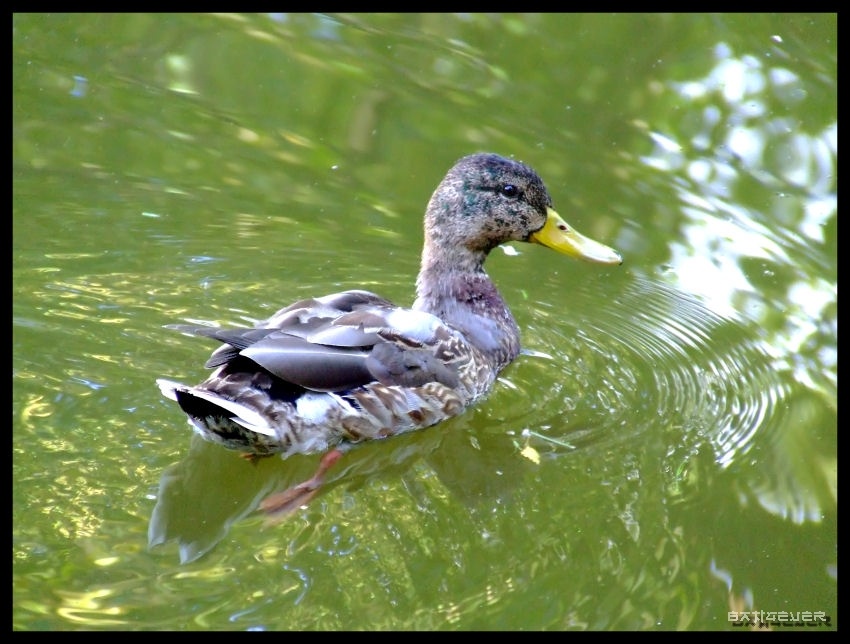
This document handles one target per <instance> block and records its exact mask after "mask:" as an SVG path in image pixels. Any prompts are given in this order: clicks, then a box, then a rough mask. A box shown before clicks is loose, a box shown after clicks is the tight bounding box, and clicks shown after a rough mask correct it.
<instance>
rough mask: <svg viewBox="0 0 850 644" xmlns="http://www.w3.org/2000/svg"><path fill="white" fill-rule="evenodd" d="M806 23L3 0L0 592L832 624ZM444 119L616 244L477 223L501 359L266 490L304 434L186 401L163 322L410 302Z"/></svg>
mask: <svg viewBox="0 0 850 644" xmlns="http://www.w3.org/2000/svg"><path fill="white" fill-rule="evenodd" d="M836 23H837V21H836V17H835V15H828V14H824V15H803V14H793V15H783V14H779V15H724V14H714V15H699V14H698V15H652V14H647V15H641V14H637V15H620V16H609V15H602V14H589V15H581V14H565V15H545V16H542V15H522V16H516V15H507V16H506V15H497V14H493V15H490V14H488V15H480V14H461V15H440V14H427V15H417V14H412V15H411V14H404V15H402V14H397V15H396V14H390V15H367V14H358V15H336V16H320V15H308V14H291V15H290V14H273V15H200V14H190V15H171V14H162V15H158V14H136V15H132V14H131V15H123V14H114V15H94V14H91V15H85V14H82V15H81V14H73V15H47V14H45V15H41V14H17V15H15V16H14V19H13V37H14V41H13V91H14V103H13V109H14V115H13V160H14V169H13V240H12V248H13V390H12V396H13V514H12V518H13V535H12V536H13V595H14V596H13V628H15V629H17V630H62V629H66V630H83V629H85V630H89V629H95V630H110V629H130V630H181V629H207V630H301V629H323V630H324V629H448V630H458V629H509V630H537V629H551V630H562V629H576V630H584V629H594V630H595V629H600V630H618V629H688V630H702V629H710V630H741V629H742V628H744V627H736V626H733V625H732V622H731V621H730V619H729V613H730V611H732V612H734V613H736V614H737V613H743V612H748V611H753V610H755V611H765V615H767V616H768V619H769V620H772V621H773V622H774V625H773V626H772V628H773V629H774V630H782V629H783V628H785V627H784V626H782V622H780V621H779V620H780V619H781V617H780V615H779V613H778V611H788V612H789V613H788V614H791V613H796V612H798V611H810V612H815V613H816V612H818V611H822V612H823V613H824V614H825V615H826V616H828V617H829V618H830V625H829V626H823V625H820V626H806V627H805V629H806V630H824V629H832V628H835V627H836V625H837V589H836V585H837V554H836V549H837V536H836V498H837V492H836V478H837V447H836V418H837V309H836V296H837V226H836V222H837V216H836V215H837V198H836V196H837V191H836V181H835V168H836V163H837V100H836V95H837V94H836V86H837V74H836V51H837V46H836V42H837V40H836V38H837V35H836ZM476 150H491V151H495V152H499V153H502V154H507V155H515V156H516V157H517V158H520V159H522V160H524V161H526V162H528V163H530V164H531V165H532V166H533V167H535V168H536V169H537V170H538V171H539V172H540V174H541V175H542V176H543V178H544V180H545V181H546V183H547V185H548V187H549V190H550V192H551V193H552V195H553V197H554V199H555V206H556V208H557V209H558V211H559V212H560V213H561V215H562V216H563V217H564V218H565V219H566V220H567V221H568V222H570V223H571V224H573V225H575V227H576V228H577V229H578V230H580V231H581V232H583V233H585V234H587V235H589V236H591V237H593V238H594V239H597V240H599V241H601V242H603V243H606V244H608V245H610V246H613V247H614V248H616V249H617V250H619V251H620V252H621V253H622V254H623V256H624V260H625V261H624V264H623V266H621V267H599V266H592V265H585V264H579V263H577V262H573V261H571V260H569V259H567V258H564V257H563V256H559V255H557V254H555V253H551V252H549V251H547V250H545V249H543V248H540V247H537V246H534V247H533V246H527V245H524V244H513V245H511V247H510V252H507V253H502V252H501V251H498V250H497V251H496V252H494V253H493V255H492V257H491V258H490V260H489V262H488V265H487V269H488V271H489V272H490V274H491V276H492V277H493V278H494V280H495V281H496V283H497V284H498V285H499V287H500V289H501V290H502V292H503V294H504V296H505V298H506V300H507V301H508V302H509V304H510V305H511V307H512V310H513V312H514V314H515V316H516V318H517V321H518V323H519V325H520V327H521V329H522V331H523V342H524V345H525V349H526V350H527V355H523V356H521V357H520V359H519V360H518V361H517V362H516V363H515V364H513V365H512V366H511V367H510V368H509V369H508V370H506V371H505V372H504V374H503V377H502V378H501V379H500V381H499V382H498V383H497V386H496V388H495V389H494V391H493V392H492V393H491V395H490V396H488V397H487V398H486V399H485V400H483V401H482V402H481V403H480V404H479V405H477V406H476V407H475V408H474V409H471V410H469V411H468V412H467V413H465V414H464V415H462V416H461V417H459V418H456V419H453V420H451V421H449V422H447V423H444V424H442V425H439V426H437V427H434V428H431V429H429V430H427V431H423V432H418V433H416V434H414V435H408V436H401V437H397V438H393V439H392V440H387V441H382V442H378V443H375V444H370V445H368V446H364V447H362V448H359V449H357V450H355V451H353V452H352V453H350V454H348V455H347V456H346V458H345V459H344V460H343V461H342V462H341V464H340V465H339V466H338V468H337V469H336V470H335V471H334V473H333V476H332V480H331V481H330V482H329V483H328V485H327V486H326V489H325V490H324V491H323V493H322V494H321V495H320V496H319V497H317V498H316V499H315V500H314V501H313V502H312V503H311V504H310V505H309V506H307V507H306V508H305V509H302V510H299V511H298V512H297V513H296V514H295V516H293V517H291V518H290V519H289V520H287V521H284V522H280V523H274V524H269V523H268V522H266V521H265V520H264V517H263V516H262V515H260V514H257V513H256V512H255V510H256V508H257V505H258V504H259V503H260V501H261V500H262V499H263V498H264V497H265V496H267V495H268V494H270V493H272V492H275V491H277V490H281V489H285V488H286V487H287V486H289V485H291V484H292V483H294V482H297V481H299V480H301V479H303V478H306V477H307V476H309V475H310V473H311V472H312V470H313V469H314V468H315V466H316V464H317V460H318V457H293V458H290V459H288V460H286V461H281V460H279V459H266V460H263V461H260V462H259V463H257V464H255V465H251V464H250V463H247V462H245V461H244V460H243V459H240V458H238V457H237V456H236V455H235V454H233V453H231V452H228V451H227V450H223V449H221V448H219V447H217V446H215V445H210V444H208V443H204V442H203V441H201V440H200V439H199V438H198V437H194V436H192V434H191V431H190V429H189V427H188V425H187V424H186V423H185V419H184V418H183V416H182V415H181V414H180V413H179V411H178V410H177V409H176V408H175V406H174V405H173V403H170V402H169V401H167V400H164V399H162V398H161V397H160V395H159V392H158V390H157V388H156V386H155V384H154V381H155V379H156V378H157V377H168V378H173V379H175V380H181V381H185V382H194V381H199V380H201V379H202V378H203V377H204V375H205V370H204V369H203V362H204V360H205V359H206V357H207V355H208V353H209V351H210V350H211V349H212V348H213V347H212V346H211V345H209V344H208V343H207V342H206V341H204V340H203V339H199V338H190V337H186V336H183V335H180V334H178V333H175V332H173V331H170V330H168V329H166V328H164V326H165V325H167V324H172V323H179V322H191V321H200V322H207V323H215V324H239V323H243V324H244V323H245V322H248V321H251V320H255V319H260V318H264V317H267V316H268V315H270V314H271V313H272V312H274V311H275V310H276V309H277V308H279V307H280V306H283V305H284V304H287V303H289V302H292V301H295V300H296V299H299V298H302V297H305V296H312V295H322V294H326V293H331V292H334V291H338V290H342V289H345V288H367V289H369V290H373V291H376V292H378V293H380V294H382V295H384V296H386V297H388V298H390V299H393V300H394V301H397V302H398V303H399V304H402V305H409V304H410V303H411V301H412V298H413V280H414V277H415V274H416V271H417V269H418V255H419V251H420V245H421V215H422V212H423V210H424V207H425V203H426V202H427V199H428V197H429V196H430V193H431V191H432V190H433V189H434V187H435V186H436V184H437V182H438V181H439V179H440V178H441V177H442V175H443V174H444V173H445V171H446V170H447V169H448V167H449V166H451V164H452V163H453V162H454V161H455V160H456V159H457V158H459V157H460V156H463V155H464V154H467V153H469V152H473V151H476ZM771 612H774V613H776V614H775V615H772V616H770V615H769V614H770V613H771ZM748 614H749V613H748ZM788 614H786V617H787V615H788ZM800 618H801V619H802V618H803V617H802V616H801V617H800ZM806 619H811V620H814V619H816V618H814V617H806ZM808 623H811V624H814V623H818V622H816V621H810V622H808Z"/></svg>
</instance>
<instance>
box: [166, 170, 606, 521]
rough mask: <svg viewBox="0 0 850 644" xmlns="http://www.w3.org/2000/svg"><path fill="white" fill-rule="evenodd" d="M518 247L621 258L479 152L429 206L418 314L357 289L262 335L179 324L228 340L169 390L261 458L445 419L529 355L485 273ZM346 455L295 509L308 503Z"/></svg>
mask: <svg viewBox="0 0 850 644" xmlns="http://www.w3.org/2000/svg"><path fill="white" fill-rule="evenodd" d="M509 241H525V242H535V243H540V244H543V245H545V246H549V247H550V248H553V249H555V250H557V251H559V252H562V253H565V254H568V255H571V256H574V257H578V258H581V259H585V260H588V261H592V262H597V263H602V264H619V263H620V262H621V259H620V256H619V255H618V254H617V253H616V252H615V251H613V250H611V249H610V248H608V247H607V246H603V245H602V244H598V243H597V242H594V241H592V240H590V239H588V238H586V237H583V236H581V235H579V234H578V233H577V232H575V231H574V230H572V229H571V228H569V227H568V226H567V225H566V224H565V223H564V222H563V220H562V219H561V218H560V217H559V216H558V215H557V213H556V212H555V211H554V210H553V209H552V200H551V198H550V196H549V193H548V192H547V190H546V188H545V186H544V185H543V181H542V180H541V179H540V177H539V176H538V175H537V174H536V173H535V172H534V171H533V170H532V169H531V168H529V167H528V166H526V165H524V164H522V163H519V162H517V161H514V160H511V159H507V158H504V157H501V156H498V155H495V154H474V155H471V156H467V157H464V158H462V159H461V160H460V161H458V162H457V163H456V164H455V165H454V166H453V167H452V168H451V169H450V170H449V172H448V173H447V174H446V176H445V178H444V179H443V180H442V182H441V183H440V185H439V186H438V187H437V189H436V190H435V191H434V194H433V195H432V197H431V200H430V201H429V203H428V207H427V209H426V213H425V243H424V247H423V251H422V262H421V268H420V272H419V276H418V278H417V280H416V300H415V302H414V304H413V306H412V307H411V308H402V307H399V306H396V305H394V304H392V303H391V302H389V301H387V300H385V299H384V298H382V297H379V296H378V295H375V294H374V293H370V292H367V291H359V290H355V291H345V292H341V293H335V294H332V295H327V296H324V297H319V298H315V299H308V300H302V301H300V302H296V303H295V304H292V305H290V306H288V307H286V308H284V309H282V310H280V311H279V312H278V313H276V314H275V315H274V316H272V317H271V318H269V319H268V320H266V321H265V322H262V323H260V324H259V325H258V326H257V327H255V328H243V329H212V328H208V327H200V328H199V327H190V326H184V325H179V326H175V328H177V329H178V330H180V331H183V332H186V333H191V334H195V335H202V336H208V337H211V338H214V339H216V340H219V341H221V342H223V343H224V344H223V345H222V346H221V347H219V348H218V349H217V350H216V351H215V352H213V354H212V356H211V357H210V359H209V360H208V361H207V365H206V366H207V367H209V368H214V369H215V371H214V372H213V373H212V375H210V377H209V378H207V379H206V380H205V381H204V382H202V383H201V384H199V385H196V386H186V385H183V384H180V383H176V382H172V381H169V380H164V379H161V380H158V381H157V382H158V384H159V386H160V389H161V390H162V393H163V394H164V395H165V396H166V397H168V398H170V399H172V400H175V401H177V403H178V404H179V405H180V407H181V408H182V410H183V411H184V412H185V413H186V414H187V415H188V417H189V420H190V422H191V424H192V425H193V426H194V427H195V429H196V430H197V431H198V432H199V433H200V434H201V435H202V436H204V437H205V438H207V439H208V440H212V441H215V442H217V443H220V444H222V445H224V446H225V447H229V448H232V449H237V450H240V451H243V452H247V453H249V454H254V455H265V454H272V453H281V454H282V455H283V456H284V457H285V456H289V455H291V454H296V453H305V454H306V453H314V452H327V451H329V450H332V449H333V448H335V447H345V446H346V445H348V444H351V443H357V442H360V441H364V440H370V439H377V438H384V437H387V436H392V435H394V434H399V433H402V432H407V431H411V430H414V429H421V428H424V427H428V426H430V425H433V424H435V423H438V422H440V421H442V420H445V419H446V418H450V417H452V416H455V415H457V414H459V413H461V412H462V411H463V410H464V409H465V408H466V407H467V406H469V405H470V404H471V403H473V402H474V401H475V400H477V399H478V398H479V397H481V396H482V395H484V394H485V393H487V392H488V391H489V390H490V388H491V387H492V385H493V383H494V381H495V379H496V377H497V376H498V374H499V372H500V371H501V370H502V369H504V368H505V367H506V366H507V365H508V364H510V362H511V361H512V360H514V358H516V357H517V355H518V354H519V351H520V338H519V328H518V326H517V324H516V321H515V320H514V317H513V315H512V314H511V312H510V310H509V309H508V306H507V304H506V303H505V301H504V300H503V299H502V296H501V295H500V294H499V291H498V290H497V289H496V286H495V285H494V284H493V282H492V281H490V278H489V277H488V275H487V273H486V272H485V271H484V261H485V259H486V258H487V254H488V253H489V252H490V251H491V250H493V249H494V248H495V247H496V246H498V245H500V244H503V243H505V242H509ZM337 457H338V456H337V455H334V456H333V457H328V458H326V459H324V460H323V466H322V467H321V468H320V472H318V473H317V476H316V477H314V479H311V480H310V481H308V482H305V484H302V486H298V488H297V491H296V493H295V495H294V498H293V499H289V498H287V499H285V502H284V505H286V504H291V503H293V502H297V501H303V500H304V497H305V495H306V496H309V494H311V493H312V491H313V490H315V488H316V486H317V485H318V484H319V483H320V482H321V475H322V474H323V472H324V470H325V469H327V467H330V465H331V464H332V463H333V462H334V461H335V460H336V458H337Z"/></svg>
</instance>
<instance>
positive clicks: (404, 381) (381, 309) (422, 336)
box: [170, 291, 459, 392]
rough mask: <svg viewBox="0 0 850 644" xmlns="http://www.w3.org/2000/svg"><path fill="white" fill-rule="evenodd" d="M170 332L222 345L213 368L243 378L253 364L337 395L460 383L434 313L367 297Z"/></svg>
mask: <svg viewBox="0 0 850 644" xmlns="http://www.w3.org/2000/svg"><path fill="white" fill-rule="evenodd" d="M170 328H173V329H176V330H178V331H181V332H183V333H188V334H190V335H196V336H205V337H210V338H214V339H216V340H219V341H221V342H223V343H224V344H223V345H222V346H221V347H219V348H218V349H217V350H216V351H214V352H213V354H212V355H211V356H210V359H209V360H208V361H207V363H206V366H207V367H208V368H215V367H224V369H225V370H226V371H227V372H229V373H232V372H234V371H240V372H244V371H248V370H250V368H251V366H250V365H251V364H252V363H253V364H254V365H259V367H262V369H264V370H265V371H267V372H269V373H270V374H272V375H273V376H275V377H277V378H280V379H281V380H283V381H285V382H287V383H291V384H294V385H297V386H299V387H303V388H304V389H308V390H311V391H318V392H340V391H346V390H350V389H353V388H355V387H358V386H361V385H365V384H368V383H370V382H374V381H379V382H381V383H382V384H384V385H402V386H406V387H412V386H419V385H423V384H425V383H427V382H435V381H436V382H440V383H443V384H445V385H447V386H449V387H455V386H457V384H458V383H459V378H458V374H457V370H456V369H454V368H453V367H452V366H451V365H449V364H447V363H446V361H445V360H444V359H443V357H441V356H444V355H445V351H444V349H443V348H441V343H445V342H450V341H454V340H456V337H455V336H456V334H455V333H454V332H452V331H451V330H450V329H448V328H447V327H445V325H444V324H443V323H442V322H441V321H440V320H439V319H438V318H436V317H435V316H433V315H431V314H430V313H425V312H422V311H414V310H411V309H404V308H400V307H396V306H394V305H392V304H391V303H390V302H389V301H388V300H385V299H384V298H381V297H379V296H377V295H374V294H373V293H369V292H368V291H345V292H343V293H335V294H333V295H329V296H326V297H322V298H314V299H309V300H302V301H300V302H296V303H295V304H292V305H290V306H288V307H286V308H285V309H281V310H280V311H278V312H277V313H276V314H275V315H274V316H272V317H271V318H269V320H267V321H265V322H263V323H261V326H259V327H254V328H227V329H223V328H210V327H197V326H189V325H172V326H171V327H170ZM245 359H247V360H249V361H250V362H248V363H246V362H245ZM254 368H255V367H254Z"/></svg>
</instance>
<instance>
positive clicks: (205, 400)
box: [156, 378, 278, 439]
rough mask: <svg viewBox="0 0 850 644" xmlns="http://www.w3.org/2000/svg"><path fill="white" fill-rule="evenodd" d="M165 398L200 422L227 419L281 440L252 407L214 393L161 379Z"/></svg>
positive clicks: (160, 383)
mask: <svg viewBox="0 0 850 644" xmlns="http://www.w3.org/2000/svg"><path fill="white" fill-rule="evenodd" d="M156 383H157V385H159V389H160V391H161V392H162V395H163V396H165V397H166V398H168V399H170V400H174V401H176V402H177V404H179V405H180V408H181V409H182V410H183V411H184V412H185V413H186V414H188V415H189V416H191V417H193V418H198V419H204V418H209V417H223V418H227V419H229V420H231V421H233V422H234V423H237V424H239V425H241V426H242V427H245V428H246V429H249V430H251V431H253V432H257V433H258V434H263V435H265V436H269V437H271V438H274V439H277V438H278V435H277V432H276V431H275V430H274V429H273V428H271V427H269V424H268V423H267V422H266V420H265V419H264V418H263V417H262V416H261V415H260V414H258V413H257V412H256V411H254V410H253V409H251V408H250V407H246V406H245V405H243V404H241V403H238V402H234V401H232V400H228V399H227V398H222V397H221V396H219V395H218V394H216V393H214V392H212V391H206V390H204V389H198V388H197V387H187V386H186V385H184V384H181V383H179V382H174V381H172V380H166V379H164V378H160V379H158V380H157V381H156Z"/></svg>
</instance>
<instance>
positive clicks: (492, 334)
mask: <svg viewBox="0 0 850 644" xmlns="http://www.w3.org/2000/svg"><path fill="white" fill-rule="evenodd" d="M475 255H480V257H476V256H475ZM485 257H486V253H469V254H468V256H467V257H464V258H457V259H459V260H460V261H451V262H449V261H440V259H439V258H435V257H433V256H430V255H427V254H426V255H423V258H422V268H421V270H420V272H419V277H418V278H417V280H416V301H415V302H414V304H413V308H414V309H417V310H419V311H427V312H428V313H431V314H433V315H436V316H437V317H438V318H440V319H441V320H443V321H444V322H446V323H447V324H449V325H450V326H452V327H454V328H455V329H457V330H458V331H460V332H461V333H462V334H463V335H464V337H466V338H467V339H468V340H469V342H470V343H471V344H473V345H474V346H475V347H477V348H478V349H480V350H481V351H482V352H483V353H484V354H485V355H486V356H489V357H490V358H491V361H492V362H493V364H494V367H496V368H497V369H501V368H502V367H504V366H506V365H507V364H508V363H509V362H511V361H512V360H513V359H514V358H516V357H517V355H518V354H519V349H520V342H519V327H518V326H517V323H516V321H515V320H514V317H513V315H512V314H511V312H510V310H509V309H508V307H507V305H506V304H505V301H504V299H502V295H501V294H500V293H499V291H498V289H497V288H496V286H495V284H493V282H492V281H491V280H490V277H489V276H488V275H487V273H486V272H485V271H484V266H483V264H484V259H485ZM443 259H444V260H445V258H443Z"/></svg>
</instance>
